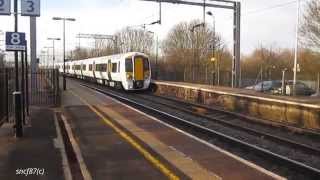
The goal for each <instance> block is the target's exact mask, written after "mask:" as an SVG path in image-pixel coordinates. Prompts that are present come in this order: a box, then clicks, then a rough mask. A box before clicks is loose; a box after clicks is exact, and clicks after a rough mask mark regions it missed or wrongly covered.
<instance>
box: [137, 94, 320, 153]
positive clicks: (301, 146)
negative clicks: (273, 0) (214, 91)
mask: <svg viewBox="0 0 320 180" xmlns="http://www.w3.org/2000/svg"><path fill="white" fill-rule="evenodd" d="M139 98H143V99H145V100H148V99H147V98H145V97H142V96H139ZM160 98H161V97H160ZM166 99H167V98H166ZM149 101H150V100H149ZM153 101H154V99H153ZM168 101H170V100H169V99H168ZM171 101H173V102H178V103H185V102H180V101H175V100H171ZM156 103H157V104H161V105H164V106H167V107H170V108H173V109H177V110H179V111H182V112H185V113H189V114H191V115H194V116H198V117H201V118H204V119H208V120H211V121H213V122H217V123H219V124H223V125H226V126H229V127H232V128H235V129H238V130H241V131H245V132H246V133H249V134H253V135H258V136H260V137H263V138H264V139H269V140H271V141H273V142H280V143H285V144H287V145H288V146H290V147H294V148H299V149H301V150H303V151H307V152H308V153H312V154H314V155H318V156H320V149H318V148H315V147H311V146H309V145H307V144H302V143H297V142H295V141H293V140H290V139H287V138H283V137H279V136H275V135H272V134H270V133H265V132H261V131H258V130H255V129H251V128H248V127H243V126H241V125H238V124H234V123H232V122H229V121H227V120H224V119H223V118H218V117H212V116H210V115H203V114H201V113H197V112H194V111H192V110H188V109H185V108H181V107H177V106H174V105H170V104H166V103H163V102H159V101H157V102H156ZM185 105H189V106H190V105H191V106H197V105H193V104H188V103H185ZM198 107H199V106H198ZM201 108H202V107H201ZM207 110H209V111H210V109H209V108H208V109H207ZM211 111H212V110H211ZM216 111H218V110H216ZM218 113H221V114H222V113H224V114H226V116H236V115H230V114H227V113H225V112H224V111H221V112H219V111H218Z"/></svg>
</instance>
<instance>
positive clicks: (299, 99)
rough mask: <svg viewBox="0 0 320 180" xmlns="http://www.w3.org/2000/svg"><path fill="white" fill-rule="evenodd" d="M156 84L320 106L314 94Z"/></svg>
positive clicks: (185, 83)
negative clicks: (286, 94)
mask: <svg viewBox="0 0 320 180" xmlns="http://www.w3.org/2000/svg"><path fill="white" fill-rule="evenodd" d="M153 83H155V84H160V85H162V84H163V85H165V84H168V85H176V86H179V87H188V88H189V87H193V88H195V89H203V90H208V91H215V92H224V93H226V94H230V95H238V96H249V97H257V98H259V97H260V98H266V99H272V100H275V101H276V100H279V101H283V102H292V103H294V102H295V103H300V104H302V105H314V107H319V108H320V97H312V96H295V97H294V96H280V95H272V94H268V93H262V92H257V91H254V90H248V89H243V88H231V87H223V86H212V85H205V84H194V83H187V82H170V81H153Z"/></svg>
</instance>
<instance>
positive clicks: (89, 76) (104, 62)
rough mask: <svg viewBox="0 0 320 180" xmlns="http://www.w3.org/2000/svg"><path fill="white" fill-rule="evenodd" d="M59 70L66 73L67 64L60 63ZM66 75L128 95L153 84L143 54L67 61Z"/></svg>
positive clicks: (130, 53)
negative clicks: (128, 92) (122, 91)
mask: <svg viewBox="0 0 320 180" xmlns="http://www.w3.org/2000/svg"><path fill="white" fill-rule="evenodd" d="M55 68H57V69H59V72H60V73H63V72H64V71H63V63H57V64H56V65H55ZM65 74H66V76H71V77H74V78H78V79H83V80H86V81H91V82H97V83H100V84H103V85H106V86H110V87H114V88H117V89H123V90H125V91H140V90H146V89H148V88H149V86H150V83H151V65H150V61H149V58H148V56H147V55H146V54H144V53H141V52H128V53H123V54H116V55H110V56H103V57H96V58H89V59H82V60H73V61H67V62H65Z"/></svg>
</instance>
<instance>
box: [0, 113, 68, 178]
mask: <svg viewBox="0 0 320 180" xmlns="http://www.w3.org/2000/svg"><path fill="white" fill-rule="evenodd" d="M57 127H58V126H56V121H55V114H54V110H53V109H47V108H36V107H32V108H31V117H30V120H29V121H28V124H27V125H26V126H25V127H24V136H23V138H15V137H14V129H13V123H5V124H4V125H3V126H2V127H1V129H0V146H1V147H0V179H3V180H16V179H19V180H23V179H27V180H29V179H30V180H41V179H47V180H57V179H68V178H67V177H65V174H66V173H65V171H67V169H68V168H67V163H66V158H65V159H64V158H63V152H62V151H63V145H62V144H63V142H62V138H61V136H59V135H58V132H57ZM64 157H65V156H64ZM69 174H70V173H69Z"/></svg>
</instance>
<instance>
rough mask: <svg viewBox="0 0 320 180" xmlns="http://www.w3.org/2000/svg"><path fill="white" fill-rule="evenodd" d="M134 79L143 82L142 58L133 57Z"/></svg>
mask: <svg viewBox="0 0 320 180" xmlns="http://www.w3.org/2000/svg"><path fill="white" fill-rule="evenodd" d="M134 79H135V80H136V81H143V58H142V57H135V60H134Z"/></svg>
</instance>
